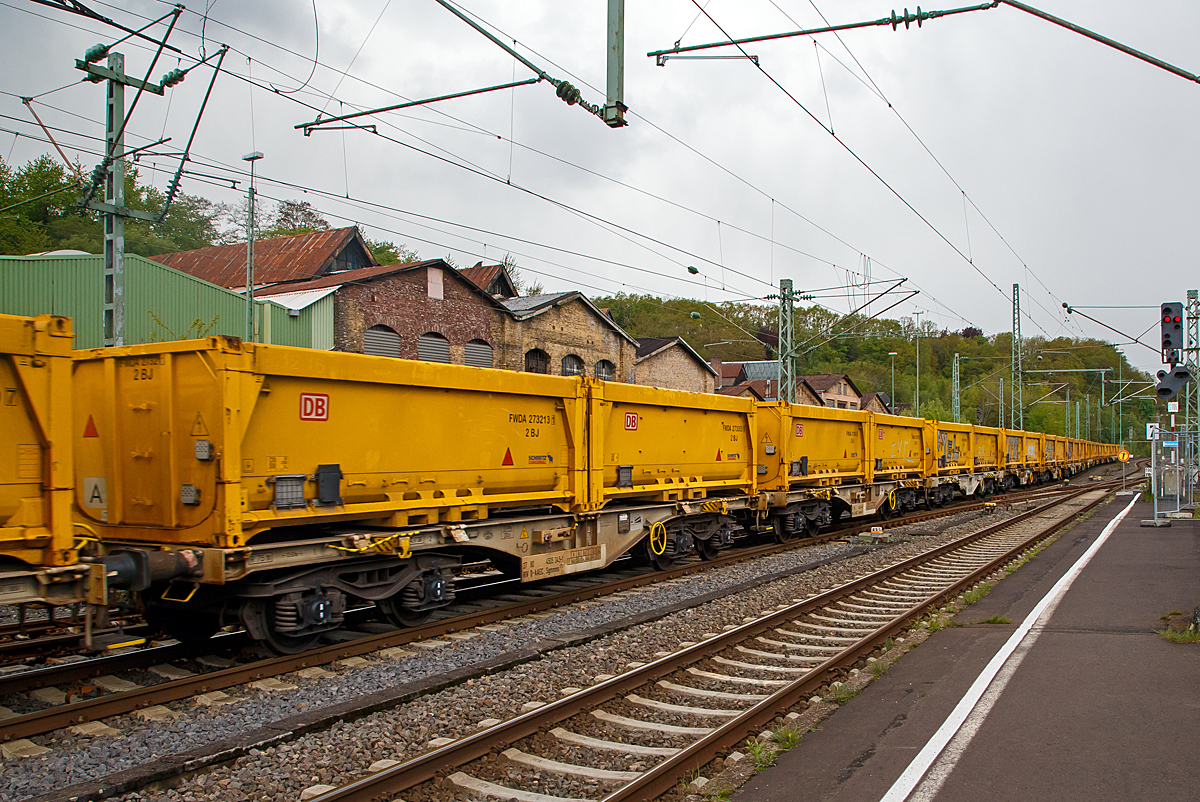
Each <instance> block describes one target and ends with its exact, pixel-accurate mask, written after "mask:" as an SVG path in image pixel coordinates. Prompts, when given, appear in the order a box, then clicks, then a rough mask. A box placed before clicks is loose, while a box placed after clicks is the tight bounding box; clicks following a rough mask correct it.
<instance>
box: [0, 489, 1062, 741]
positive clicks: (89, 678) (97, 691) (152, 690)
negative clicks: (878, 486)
mask: <svg viewBox="0 0 1200 802" xmlns="http://www.w3.org/2000/svg"><path fill="white" fill-rule="evenodd" d="M1061 492H1062V490H1061V489H1055V488H1038V489H1035V490H1031V491H1027V492H1024V493H1013V494H1008V495H1007V496H1005V497H1004V499H1005V501H1010V500H1011V501H1025V500H1031V499H1036V498H1038V497H1042V496H1047V495H1055V494H1058V493H1061ZM985 504H986V502H967V503H959V504H955V505H948V506H947V507H945V508H942V509H938V510H933V511H929V512H922V513H917V514H909V515H906V516H904V517H901V518H894V519H892V520H890V521H887V522H884V523H883V526H884V527H886V528H891V527H895V526H904V525H910V524H912V523H917V522H920V521H925V520H931V519H934V518H939V517H944V516H948V515H955V514H959V513H962V512H969V511H972V510H979V509H983V508H984V507H985ZM872 525H876V526H877V525H879V524H878V523H874V524H872V523H866V524H857V525H853V526H849V527H842V528H838V529H836V530H832V531H829V532H824V533H821V534H820V535H818V536H816V537H812V538H805V539H800V540H794V541H790V542H788V543H784V544H777V543H771V544H766V545H759V546H752V547H748V548H740V549H735V550H732V551H727V552H722V554H721V555H720V556H719V557H718V559H716V560H713V561H702V560H699V559H693V560H690V561H688V562H685V563H682V564H678V565H676V566H673V567H672V568H671V569H669V570H667V571H651V570H649V569H644V570H629V569H626V570H621V571H611V570H610V571H609V572H606V573H604V574H599V575H587V576H582V577H578V578H574V577H568V578H560V579H558V580H557V581H554V582H552V583H550V584H542V585H540V586H538V587H525V588H523V589H522V592H521V593H520V594H513V595H502V596H499V597H495V598H492V599H488V600H480V601H476V600H469V599H466V600H464V601H462V602H461V603H459V604H456V605H455V606H454V607H452V608H449V609H448V610H447V611H446V612H445V613H444V614H443V615H444V617H441V618H439V620H435V621H433V622H431V623H429V624H426V625H423V626H420V627H414V628H409V629H404V630H391V631H386V632H378V631H377V630H376V631H374V632H371V631H369V629H370V628H371V625H367V626H368V631H360V632H346V633H344V635H343V637H344V638H347V640H342V641H340V642H336V643H333V644H330V645H327V646H323V647H320V648H318V649H314V650H310V651H307V652H304V653H302V654H298V655H289V656H283V657H269V658H265V659H260V658H261V656H259V658H256V657H253V656H248V655H246V654H245V653H244V651H243V650H244V649H245V647H247V646H248V645H249V642H248V640H247V639H245V638H244V637H243V636H242V634H241V633H236V632H235V633H226V634H224V635H221V636H218V637H217V638H215V639H214V641H213V642H212V643H210V644H204V645H200V646H196V645H184V644H179V643H172V644H168V645H162V646H154V647H148V648H144V649H140V650H136V651H131V652H128V653H125V654H115V655H109V656H103V657H99V658H94V659H89V660H86V661H79V662H68V663H63V664H58V665H53V666H45V667H42V668H38V669H35V670H30V671H24V672H21V673H15V674H10V675H8V676H5V677H0V699H3V698H5V697H8V696H11V695H13V694H18V693H23V692H28V691H33V690H37V689H41V688H56V689H59V692H58V693H51V694H49V695H47V696H46V698H47V699H52V700H55V701H57V703H56V704H53V706H50V707H47V708H45V709H42V710H37V711H34V712H31V713H27V714H25V715H19V716H15V717H12V718H7V719H4V720H0V741H9V740H12V739H18V738H28V737H30V736H34V735H40V734H43V733H47V732H51V731H53V730H56V729H60V728H62V727H67V726H71V725H77V724H81V723H84V722H88V721H96V720H99V719H103V718H107V717H110V716H115V715H120V714H124V713H130V712H134V711H137V710H139V709H144V708H148V707H152V706H155V705H163V704H165V703H168V702H172V701H176V700H179V699H184V698H188V697H192V696H196V695H198V694H208V693H212V692H214V691H219V690H222V689H225V688H230V687H235V686H238V685H243V684H247V683H251V682H256V681H260V680H264V679H268V678H272V677H276V676H279V675H282V674H286V673H289V672H292V671H296V670H299V669H305V668H312V667H319V666H322V665H327V664H330V663H333V662H336V661H340V660H346V659H348V658H353V657H360V656H363V655H367V654H371V653H375V652H379V651H382V650H385V649H389V648H396V647H400V646H403V645H405V644H408V643H412V642H415V641H422V640H427V639H434V638H438V637H441V636H444V635H447V634H450V633H453V632H458V631H461V630H467V629H471V628H474V627H478V626H481V625H487V624H493V623H497V622H501V621H504V620H507V619H512V618H518V617H521V616H526V615H529V614H532V613H539V612H542V611H545V610H550V609H553V608H555V607H560V606H563V605H568V604H572V603H576V602H580V601H584V600H587V599H592V598H596V597H599V596H603V595H607V594H612V593H617V592H620V591H625V590H630V589H633V588H637V587H641V586H644V585H648V584H653V583H656V582H663V581H668V580H671V579H676V578H679V577H684V576H687V575H690V574H694V573H696V572H699V571H705V570H708V569H711V568H719V567H722V566H726V565H731V564H734V563H737V562H742V561H745V560H750V559H754V558H757V557H762V556H765V555H769V554H775V553H778V552H780V551H783V550H786V549H790V548H796V547H801V546H810V545H814V544H818V543H822V542H827V541H830V540H835V539H841V538H846V537H849V536H853V535H855V534H857V533H860V532H864V531H867V530H869V529H870V528H871V526H872ZM364 612H369V611H364ZM364 617H365V616H364ZM376 626H377V625H376ZM214 647H216V648H217V651H218V653H217V654H212V652H213V651H214ZM194 658H200V660H199V662H197V661H196V660H195V659H194ZM183 661H187V662H186V665H187V666H188V668H180V667H179V666H178V665H172V664H173V663H174V664H179V663H180V662H183ZM147 671H149V672H150V673H151V674H157V675H158V677H160V678H162V680H163V681H160V682H158V683H156V684H153V685H144V686H142V687H130V683H129V682H128V681H126V680H122V679H121V678H120V677H119V676H114V675H119V674H121V673H123V672H137V673H140V674H141V675H143V676H145V675H146V673H147ZM62 689H66V690H65V691H64V690H62ZM81 697H82V698H81Z"/></svg>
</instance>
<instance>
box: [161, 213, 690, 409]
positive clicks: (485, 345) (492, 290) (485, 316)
mask: <svg viewBox="0 0 1200 802" xmlns="http://www.w3.org/2000/svg"><path fill="white" fill-rule="evenodd" d="M157 260H158V261H159V262H162V263H164V264H167V265H169V266H170V267H173V268H176V269H178V270H181V271H183V272H185V273H190V274H192V275H194V276H197V277H200V278H204V279H206V280H208V281H211V282H213V283H217V284H221V285H222V286H226V287H229V288H235V289H238V290H241V289H242V288H243V287H244V285H245V283H246V279H245V275H246V248H245V245H223V246H218V247H215V248H202V249H199V250H195V251H184V252H181V253H174V254H166V255H164V256H160V257H157ZM255 276H256V280H255V296H256V297H259V298H273V299H279V302H280V303H282V304H283V305H285V306H288V307H289V308H291V309H293V310H301V309H307V308H308V307H309V306H312V305H316V304H319V305H321V307H322V309H323V310H324V311H322V314H321V315H319V316H314V317H317V318H319V319H320V320H322V321H326V322H325V323H324V324H323V325H324V326H325V328H326V329H328V331H327V332H325V333H323V334H322V335H321V336H320V337H316V336H314V339H313V342H314V343H317V342H320V343H322V346H320V347H326V348H328V347H332V348H333V349H334V350H338V351H352V352H358V353H368V354H375V355H380V356H391V357H398V358H402V359H425V360H431V361H438V362H453V363H457V364H467V365H476V366H480V367H496V368H504V369H508V370H516V371H529V372H536V373H548V374H552V375H556V376H558V375H565V376H571V375H582V376H594V377H597V378H602V379H608V380H615V381H624V382H633V381H635V380H636V379H637V370H638V354H637V347H638V343H637V341H636V340H635V339H633V337H631V336H629V334H627V333H626V332H625V331H624V330H623V329H622V328H621V327H620V326H619V325H617V323H616V322H615V321H614V320H613V319H612V318H611V317H609V316H608V315H607V314H605V313H604V312H603V311H602V310H600V309H599V308H598V307H597V306H596V305H595V304H593V303H592V302H591V301H590V300H588V298H587V297H585V296H584V295H583V294H581V293H579V292H560V293H550V294H546V295H535V296H531V297H527V298H521V297H515V296H516V292H517V289H516V286H515V283H514V282H513V280H512V276H511V275H510V274H509V272H508V270H507V269H506V268H505V267H504V266H503V265H484V264H482V263H479V264H477V265H475V266H474V267H470V268H464V269H461V270H459V269H455V268H454V267H453V266H452V265H450V264H448V263H447V262H445V261H443V260H441V259H434V260H429V261H424V262H413V263H408V264H395V265H380V264H378V263H377V262H376V261H375V258H374V257H373V256H372V255H371V252H370V249H369V248H368V247H367V245H366V242H365V241H364V240H363V238H362V235H361V234H360V233H359V231H358V229H357V228H356V227H350V228H344V229H336V230H333V231H317V232H313V233H310V234H297V235H295V236H291V237H278V238H275V239H268V240H262V241H260V242H258V243H256V245H255ZM680 342H682V341H680ZM684 347H685V348H686V344H685V345H684ZM688 350H689V351H690V349H688ZM691 354H692V355H693V356H694V355H695V352H694V351H692V352H691ZM672 359H673V357H664V358H663V359H662V360H659V362H656V363H655V366H654V369H653V371H651V367H650V366H647V368H646V370H647V371H651V372H650V373H647V374H646V375H647V376H649V375H651V373H653V375H654V376H661V375H665V374H666V373H670V372H672V371H671V370H670V369H669V368H668V367H667V363H668V362H670V361H671V360H672ZM688 359H691V357H688ZM695 359H697V360H698V359H699V357H698V356H695ZM700 362H701V364H703V360H700ZM659 364H661V365H663V367H662V368H661V369H660V368H659V367H657V366H658V365H659ZM698 369H699V370H701V371H703V372H706V373H708V374H709V375H710V377H711V376H712V375H713V374H714V371H712V369H711V368H709V367H708V365H707V364H703V368H698ZM682 370H684V369H683V368H680V367H678V366H677V367H676V369H675V370H674V373H677V374H678V373H680V372H681V371H682ZM659 380H661V379H657V378H656V379H655V381H659ZM693 383H694V382H693ZM708 386H709V388H710V389H709V391H711V387H712V382H711V381H710V382H709V385H708Z"/></svg>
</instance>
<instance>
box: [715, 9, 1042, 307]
mask: <svg viewBox="0 0 1200 802" xmlns="http://www.w3.org/2000/svg"><path fill="white" fill-rule="evenodd" d="M692 3H693V4H694V5H695V6H696V7H697V8H699V9H700V10H701V13H703V14H704V16H706V17H708V20H709V21H710V22H711V23H712V24H713V25H715V26H716V27H717V29H718V30H719V31H721V33H722V35H724V36H725V37H726V38H727V39H730V40H732V39H733V37H732V36H730V35H729V33H728V32H727V31H726V30H725V29H724V28H723V27H722V26H721V25H720V23H718V22H717V21H716V20H715V19H713V17H712V15H711V14H709V13H708V12H707V11H705V10H704V8H703V7H702V6H701V5H700V3H699V0H692ZM735 44H736V43H735ZM736 47H737V49H738V50H739V51H740V52H741V53H742V55H744V56H746V57H747V58H749V54H748V53H747V52H746V50H745V48H743V47H742V46H741V45H740V44H736ZM754 66H755V68H756V69H757V70H758V71H759V72H761V73H762V74H763V75H764V76H765V77H766V78H767V80H769V81H770V82H771V83H772V84H774V85H775V86H776V87H778V88H779V90H780V91H781V92H783V94H784V95H786V96H787V97H788V98H789V99H790V100H791V101H792V102H793V103H795V104H796V106H798V107H799V108H800V109H801V110H802V111H804V113H805V114H807V115H808V116H809V117H810V118H811V119H812V120H813V122H815V123H816V124H817V125H819V126H821V128H822V129H824V130H825V132H826V133H828V134H829V135H830V136H831V137H832V138H833V139H834V141H835V142H837V143H838V144H839V145H841V147H842V148H843V149H844V150H845V151H846V152H847V153H849V154H850V155H851V157H853V158H854V160H855V161H857V162H858V163H859V164H861V165H862V166H863V168H865V169H866V170H867V172H869V173H870V174H871V175H873V176H874V177H875V178H876V179H877V180H878V181H879V182H880V183H881V184H883V186H884V187H886V188H887V189H888V191H890V192H891V193H892V194H893V195H895V196H896V198H897V199H898V200H899V201H900V202H901V203H903V204H904V205H905V206H907V207H908V209H909V210H910V211H912V213H913V214H914V215H916V216H917V218H918V219H920V220H921V222H923V223H925V225H926V226H928V227H929V229H930V230H931V231H933V233H934V234H936V235H937V237H938V238H939V239H941V240H942V241H943V242H945V243H946V245H948V246H949V247H950V249H951V250H953V251H954V252H955V253H957V254H958V255H959V256H960V257H962V259H963V261H965V262H967V264H969V265H971V267H972V268H973V269H974V270H975V272H976V273H978V274H979V275H980V276H981V277H982V278H983V279H984V280H985V281H986V282H987V283H988V284H990V285H991V286H992V287H993V288H994V289H995V290H996V292H998V293H1000V294H1001V295H1002V296H1004V297H1008V294H1007V293H1005V292H1004V290H1002V289H1000V285H998V284H997V283H996V282H995V281H993V280H992V278H991V277H990V276H988V275H987V274H986V273H984V272H983V271H982V270H981V269H980V268H979V266H978V265H976V264H974V263H973V262H972V261H971V260H970V259H968V258H967V255H966V254H964V253H963V252H962V250H960V249H959V247H958V246H957V245H955V244H954V243H953V242H951V241H950V239H949V238H948V237H947V236H946V235H945V234H943V233H942V232H941V230H940V229H939V228H938V227H937V226H935V225H934V224H933V222H932V221H930V220H929V219H928V218H927V217H925V216H924V215H923V214H921V212H920V211H918V210H917V208H916V207H915V206H913V205H912V203H910V202H909V200H908V199H907V198H905V197H904V196H903V195H902V194H900V191H899V190H897V189H896V188H895V187H893V186H892V185H891V183H889V182H888V181H887V179H885V178H884V177H883V176H882V175H881V174H880V173H879V172H878V171H877V170H875V168H874V167H872V166H871V165H870V164H868V163H867V161H866V160H865V159H863V158H862V157H861V156H859V155H858V153H857V152H856V151H855V150H854V149H853V148H851V147H850V146H849V145H848V144H847V143H846V142H845V140H843V139H841V138H840V137H839V136H838V135H837V134H835V133H834V132H833V130H832V129H831V128H829V127H828V126H826V125H825V124H824V123H823V122H821V121H820V120H819V119H818V118H817V117H816V115H814V114H813V113H812V111H810V110H809V109H808V107H807V106H805V105H804V104H803V103H802V102H800V99H799V98H797V97H796V96H795V95H793V94H792V93H791V92H790V91H788V89H787V88H786V87H785V86H784V85H783V84H781V83H779V81H778V80H776V79H775V77H774V76H772V75H771V74H770V73H769V72H767V70H766V69H765V68H764V67H763V66H762V64H759V63H757V62H755V63H754ZM1034 325H1037V326H1038V327H1039V328H1041V326H1040V324H1038V323H1037V322H1036V321H1034Z"/></svg>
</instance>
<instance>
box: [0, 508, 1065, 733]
mask: <svg viewBox="0 0 1200 802" xmlns="http://www.w3.org/2000/svg"><path fill="white" fill-rule="evenodd" d="M1038 492H1041V493H1056V492H1062V491H1061V490H1057V489H1049V490H1047V489H1046V488H1039V491H1030V492H1029V493H1026V494H1022V495H1021V496H1020V497H1012V498H1013V500H1014V501H1018V500H1022V499H1025V498H1026V497H1027V496H1036V495H1037V493H1038ZM986 504H987V502H972V503H962V502H958V503H956V504H954V505H953V506H947V507H944V508H942V509H938V510H932V511H927V512H926V511H923V512H920V513H916V514H908V515H904V516H901V517H897V518H892V519H889V520H887V521H882V522H879V523H875V522H872V523H861V524H853V525H850V526H842V527H838V528H836V529H833V530H829V531H826V532H822V533H819V534H817V535H815V536H813V537H807V538H805V537H797V538H795V539H792V540H789V541H787V542H785V543H768V544H763V545H760V546H748V547H740V548H738V549H736V550H733V551H727V552H724V553H722V554H721V555H720V556H719V557H718V558H717V559H715V560H712V561H696V562H689V563H687V564H683V565H675V566H672V567H671V568H668V569H666V570H665V571H646V572H645V573H641V574H638V575H636V576H632V577H624V578H621V579H614V580H610V581H608V582H602V583H597V584H596V585H593V586H592V587H588V588H579V589H576V590H572V591H568V592H566V593H563V594H555V595H552V596H544V597H541V598H539V599H534V600H530V601H529V602H514V603H512V604H509V605H504V606H500V607H496V608H493V609H491V610H487V611H482V612H477V613H468V614H466V615H462V616H455V617H454V618H447V619H443V620H441V621H436V622H432V623H429V624H424V625H422V626H420V627H411V628H408V629H402V630H398V631H396V632H388V633H384V634H381V635H371V636H366V637H363V638H360V639H359V640H357V641H353V642H350V643H340V644H337V645H335V646H327V647H321V648H319V649H316V650H312V651H310V652H306V653H304V655H292V656H291V657H301V656H310V658H311V660H312V662H311V663H310V664H311V665H322V664H324V663H328V662H333V661H335V660H342V659H345V657H346V656H353V655H347V654H346V653H345V650H346V649H349V648H351V647H352V646H356V645H359V644H361V645H362V646H363V647H367V646H369V647H370V648H363V649H361V650H358V651H355V652H354V653H353V654H365V653H368V652H369V651H374V650H377V649H384V648H388V647H391V646H400V645H403V644H405V643H410V642H412V641H415V640H424V639H426V638H431V637H438V636H441V635H445V634H448V633H450V632H457V631H459V630H462V629H470V628H471V627H475V626H479V625H480V624H490V623H495V622H496V621H499V620H504V619H505V618H516V617H519V616H522V615H528V614H529V613H533V612H541V611H542V610H547V609H551V608H553V607H556V606H562V605H563V604H572V603H575V602H578V601H586V600H587V599H589V598H595V597H597V596H602V595H607V594H610V593H617V592H619V591H622V590H630V589H632V588H636V587H641V586H643V585H648V584H652V583H655V582H662V581H666V580H669V579H675V578H677V577H681V576H687V575H689V574H693V573H696V572H699V571H704V570H707V569H710V568H720V567H723V566H726V565H732V564H735V563H738V562H743V561H745V560H752V559H757V558H759V557H764V556H769V555H771V554H778V553H781V552H783V551H788V550H791V549H794V548H802V547H806V546H814V545H819V544H821V543H827V542H829V541H831V540H837V539H840V538H844V537H847V536H851V535H854V534H858V533H860V532H865V531H868V530H869V529H870V528H871V527H872V526H880V525H882V526H883V527H884V528H885V529H891V528H894V527H897V526H905V525H909V524H914V523H920V522H922V521H927V520H933V519H936V518H942V517H947V516H950V515H956V514H959V513H964V512H974V511H978V510H980V509H983V508H984V507H985V506H986ZM614 565H615V564H614ZM612 569H613V566H610V567H609V570H612ZM584 576H587V575H578V577H576V575H573V574H564V575H562V576H558V577H554V578H552V579H549V580H547V581H546V582H545V583H541V584H543V585H546V584H548V585H550V586H553V585H555V584H558V583H561V582H563V581H570V580H572V579H574V578H583V577H584ZM537 587H538V586H537V585H534V586H532V587H528V588H524V590H533V589H536V588H537ZM513 590H514V591H516V590H518V589H517V588H513ZM485 598H486V597H485ZM234 634H238V633H228V635H226V636H225V637H228V636H231V635H234ZM217 637H218V638H219V637H222V636H217ZM210 643H211V641H207V642H205V643H204V644H198V645H196V646H191V645H184V644H177V645H172V646H164V647H152V648H151V649H144V650H140V651H138V652H133V653H126V654H121V655H112V656H106V657H98V658H95V659H92V660H88V661H80V662H78V663H66V664H63V665H58V666H54V667H52V668H42V669H31V670H29V671H24V672H21V673H17V674H12V675H10V676H7V677H3V678H0V697H2V696H7V695H9V694H13V693H20V692H23V691H28V690H33V689H35V688H44V687H47V686H49V685H57V684H69V683H74V682H83V681H85V680H88V679H91V678H93V677H96V676H99V675H101V674H111V673H114V672H119V671H129V670H133V669H136V668H140V667H143V664H145V665H150V664H154V663H162V662H166V661H169V660H177V659H185V658H188V657H193V656H196V655H197V654H202V653H204V651H205V649H208V648H209V644H210ZM27 645H30V646H31V645H32V642H31V643H30V644H27ZM322 650H326V651H330V650H331V651H332V653H333V655H334V656H332V657H329V658H328V659H324V657H323V655H322ZM151 653H153V657H152V659H148V658H151ZM258 665H264V666H265V664H264V663H259V664H258ZM305 667H307V666H305ZM217 673H218V672H209V673H206V674H203V675H201V676H203V677H205V678H207V677H215V676H216V674H217ZM279 673H287V672H286V671H277V672H274V673H272V674H268V675H266V676H274V675H275V674H279ZM256 679H257V678H256ZM180 682H182V680H181V681H180ZM169 684H170V683H160V684H158V685H154V686H151V687H154V688H164V687H166V686H167V685H169ZM229 684H236V683H229ZM223 687H229V685H224V684H223V685H220V686H218V687H217V688H215V689H219V688H223ZM104 698H105V699H108V698H110V697H104ZM94 701H98V700H94ZM168 701H170V700H168ZM44 712H47V713H48V712H50V711H49V710H47V711H44ZM122 712H128V711H122ZM81 713H82V711H81ZM30 715H36V714H30ZM104 715H114V714H113V713H105V714H104ZM88 720H94V719H92V718H89V719H88ZM12 721H15V719H9V722H12ZM6 723H8V722H6ZM68 723H71V724H74V723H77V722H76V721H70V722H68ZM6 734H7V732H6V729H5V725H4V724H2V723H0V740H3V739H4V737H5V735H6Z"/></svg>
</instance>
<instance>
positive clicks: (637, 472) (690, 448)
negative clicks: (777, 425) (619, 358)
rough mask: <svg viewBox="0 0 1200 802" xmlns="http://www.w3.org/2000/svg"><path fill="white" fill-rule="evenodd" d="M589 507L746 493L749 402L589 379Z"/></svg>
mask: <svg viewBox="0 0 1200 802" xmlns="http://www.w3.org/2000/svg"><path fill="white" fill-rule="evenodd" d="M589 388H590V389H589V403H590V415H589V425H588V429H589V432H590V435H591V442H590V444H589V445H590V451H591V462H590V467H591V475H590V479H589V493H590V496H589V498H590V502H591V509H594V510H595V509H600V508H601V507H603V506H604V505H605V504H608V503H609V502H611V501H614V500H617V499H622V500H627V499H642V500H650V501H681V500H687V499H700V498H705V497H707V496H710V495H735V494H747V495H750V494H753V493H754V486H755V476H754V467H753V465H754V462H753V449H754V442H755V418H754V402H753V401H752V400H750V399H747V398H735V397H730V396H724V395H713V394H707V393H685V392H680V391H678V390H663V389H659V388H655V387H643V386H639V385H634V384H620V383H617V382H604V381H598V380H594V379H593V380H589Z"/></svg>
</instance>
